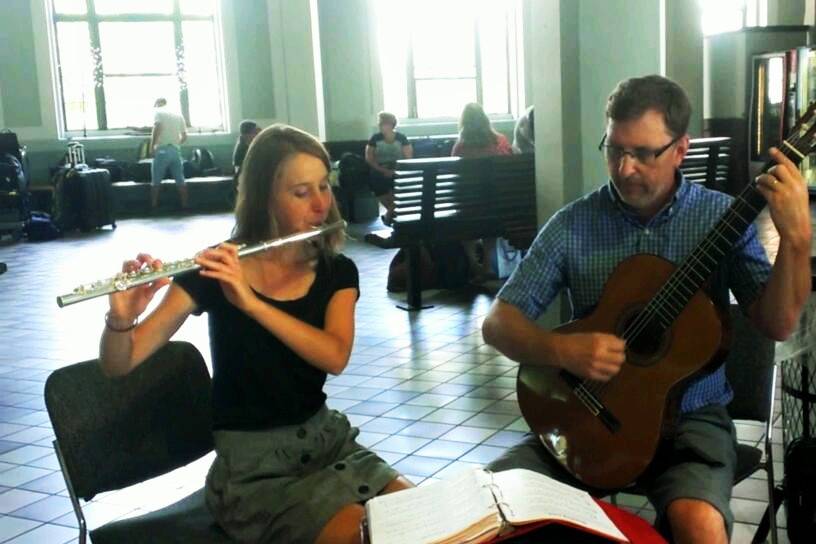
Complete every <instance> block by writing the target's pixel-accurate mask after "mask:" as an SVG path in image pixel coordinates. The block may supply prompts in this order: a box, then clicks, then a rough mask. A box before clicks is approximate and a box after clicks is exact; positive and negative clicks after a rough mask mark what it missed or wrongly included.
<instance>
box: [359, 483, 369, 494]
mask: <svg viewBox="0 0 816 544" xmlns="http://www.w3.org/2000/svg"><path fill="white" fill-rule="evenodd" d="M357 491H359V492H360V495H365V494H366V493H368V486H367V485H365V484H363V485H361V486H360V487H358V488H357Z"/></svg>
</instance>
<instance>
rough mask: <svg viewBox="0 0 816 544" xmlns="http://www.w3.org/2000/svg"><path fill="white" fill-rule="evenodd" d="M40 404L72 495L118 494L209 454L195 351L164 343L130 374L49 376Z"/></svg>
mask: <svg viewBox="0 0 816 544" xmlns="http://www.w3.org/2000/svg"><path fill="white" fill-rule="evenodd" d="M45 405H46V408H47V409H48V414H49V416H50V418H51V424H52V425H53V427H54V434H55V435H56V437H57V443H58V445H59V448H60V451H61V453H62V456H63V459H64V462H65V469H66V471H67V472H68V474H67V476H68V477H69V478H70V480H71V483H72V485H73V487H74V491H75V492H76V494H77V496H79V497H82V498H83V499H85V500H90V499H91V498H93V496H94V495H96V494H97V493H101V492H104V491H110V490H114V489H121V488H123V487H126V486H128V485H132V484H135V483H139V482H142V481H145V480H148V479H150V478H153V477H155V476H158V475H160V474H164V473H165V472H169V471H170V470H173V469H175V468H178V467H180V466H183V465H186V464H187V463H190V462H192V461H194V460H196V459H198V458H200V457H202V456H203V455H206V454H207V453H208V452H210V451H211V450H212V448H213V439H212V428H211V422H212V408H211V403H210V375H209V373H208V371H207V367H206V365H205V363H204V359H203V358H202V357H201V354H200V353H199V352H198V350H197V349H196V348H195V347H194V346H193V345H192V344H189V343H186V342H169V343H168V344H167V345H165V346H164V347H162V348H161V349H160V350H159V351H157V352H156V353H155V354H154V355H153V356H151V357H150V358H149V359H147V360H146V361H144V362H143V363H142V364H141V365H139V366H138V367H137V368H136V369H134V370H133V371H132V372H131V373H130V374H128V375H126V376H123V377H119V378H107V377H106V376H105V375H104V374H103V373H102V370H101V367H100V365H99V362H98V361H97V360H92V361H85V362H83V363H77V364H74V365H71V366H67V367H64V368H61V369H59V370H56V371H54V372H53V373H52V374H51V375H50V376H49V377H48V380H47V381H46V382H45Z"/></svg>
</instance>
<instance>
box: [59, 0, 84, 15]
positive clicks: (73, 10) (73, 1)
mask: <svg viewBox="0 0 816 544" xmlns="http://www.w3.org/2000/svg"><path fill="white" fill-rule="evenodd" d="M87 8H88V5H87V4H86V3H85V0H54V13H57V14H60V15H85V12H86V11H87Z"/></svg>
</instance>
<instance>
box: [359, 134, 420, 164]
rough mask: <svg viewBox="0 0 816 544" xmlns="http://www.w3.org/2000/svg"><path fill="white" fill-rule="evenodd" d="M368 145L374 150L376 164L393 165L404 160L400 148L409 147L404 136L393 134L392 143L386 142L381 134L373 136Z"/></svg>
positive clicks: (409, 143)
mask: <svg viewBox="0 0 816 544" xmlns="http://www.w3.org/2000/svg"><path fill="white" fill-rule="evenodd" d="M368 145H370V146H371V147H373V148H374V160H376V161H377V164H382V165H389V166H390V165H393V164H395V163H396V162H397V161H399V160H402V159H404V158H405V154H404V153H403V151H402V148H403V147H405V146H406V145H411V142H409V141H408V138H407V137H406V136H405V134H403V133H401V132H394V141H393V142H390V143H389V142H386V141H385V136H383V133H382V132H378V133H376V134H374V135H373V136H372V137H371V138H369V139H368Z"/></svg>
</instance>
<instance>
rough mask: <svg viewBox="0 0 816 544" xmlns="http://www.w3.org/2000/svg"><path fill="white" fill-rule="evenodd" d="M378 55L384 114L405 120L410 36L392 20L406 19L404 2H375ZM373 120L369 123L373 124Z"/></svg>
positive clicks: (405, 28) (406, 30)
mask: <svg viewBox="0 0 816 544" xmlns="http://www.w3.org/2000/svg"><path fill="white" fill-rule="evenodd" d="M374 7H375V9H376V14H377V21H378V24H377V45H378V50H377V54H378V55H379V60H380V72H381V75H382V85H383V102H384V106H385V111H389V112H391V113H393V114H394V115H396V116H397V117H402V118H405V117H408V115H409V111H408V75H407V72H406V62H407V58H408V56H407V55H408V47H409V44H410V36H409V30H408V26H407V25H400V24H395V23H394V22H393V21H394V20H396V21H402V20H405V19H403V17H405V16H406V15H405V12H406V8H405V7H404V3H403V2H382V1H381V2H377V3H376V4H374ZM374 122H375V121H372V125H373V124H374Z"/></svg>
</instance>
